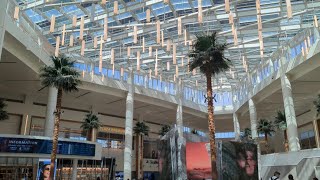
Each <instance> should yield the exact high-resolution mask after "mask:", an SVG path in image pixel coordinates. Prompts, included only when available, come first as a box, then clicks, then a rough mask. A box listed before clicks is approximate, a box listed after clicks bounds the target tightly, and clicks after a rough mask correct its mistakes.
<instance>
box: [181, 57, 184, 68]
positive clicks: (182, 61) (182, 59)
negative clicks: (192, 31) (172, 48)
mask: <svg viewBox="0 0 320 180" xmlns="http://www.w3.org/2000/svg"><path fill="white" fill-rule="evenodd" d="M181 66H184V58H183V57H181Z"/></svg>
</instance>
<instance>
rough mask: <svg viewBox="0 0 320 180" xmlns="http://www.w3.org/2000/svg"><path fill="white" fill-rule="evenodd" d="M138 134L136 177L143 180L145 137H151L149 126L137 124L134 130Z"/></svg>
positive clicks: (142, 123) (141, 123)
mask: <svg viewBox="0 0 320 180" xmlns="http://www.w3.org/2000/svg"><path fill="white" fill-rule="evenodd" d="M133 131H134V133H135V134H136V177H137V179H138V180H142V179H143V140H144V136H148V135H149V126H147V125H146V124H145V123H144V122H137V123H136V126H135V127H134V128H133Z"/></svg>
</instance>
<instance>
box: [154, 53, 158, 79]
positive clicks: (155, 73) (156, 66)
mask: <svg viewBox="0 0 320 180" xmlns="http://www.w3.org/2000/svg"><path fill="white" fill-rule="evenodd" d="M154 75H155V76H158V49H156V63H155V65H154Z"/></svg>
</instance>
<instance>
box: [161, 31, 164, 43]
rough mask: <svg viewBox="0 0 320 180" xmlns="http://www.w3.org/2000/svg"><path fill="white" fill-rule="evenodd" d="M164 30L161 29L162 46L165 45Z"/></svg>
mask: <svg viewBox="0 0 320 180" xmlns="http://www.w3.org/2000/svg"><path fill="white" fill-rule="evenodd" d="M163 36H164V35H163V31H161V46H162V47H163V46H164V37H163Z"/></svg>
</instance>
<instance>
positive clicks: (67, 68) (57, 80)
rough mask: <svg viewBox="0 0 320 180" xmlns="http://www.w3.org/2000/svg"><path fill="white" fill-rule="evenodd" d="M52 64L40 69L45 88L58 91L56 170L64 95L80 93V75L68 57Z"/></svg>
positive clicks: (54, 145)
mask: <svg viewBox="0 0 320 180" xmlns="http://www.w3.org/2000/svg"><path fill="white" fill-rule="evenodd" d="M51 60H52V64H51V65H50V66H47V65H45V66H44V67H43V68H41V69H40V79H41V84H42V85H43V86H44V87H50V86H51V87H55V88H57V89H58V95H57V104H56V111H55V118H54V130H53V140H52V151H51V164H50V168H51V169H54V167H55V160H56V156H57V147H58V136H59V126H60V115H61V103H62V93H63V91H64V92H73V91H78V85H79V84H80V80H79V79H78V78H79V76H80V73H79V72H78V71H77V70H76V69H75V68H74V61H71V60H70V59H69V58H68V57H66V56H64V55H60V56H58V57H56V56H52V57H51ZM53 177H54V171H50V177H49V178H50V179H52V178H53Z"/></svg>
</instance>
